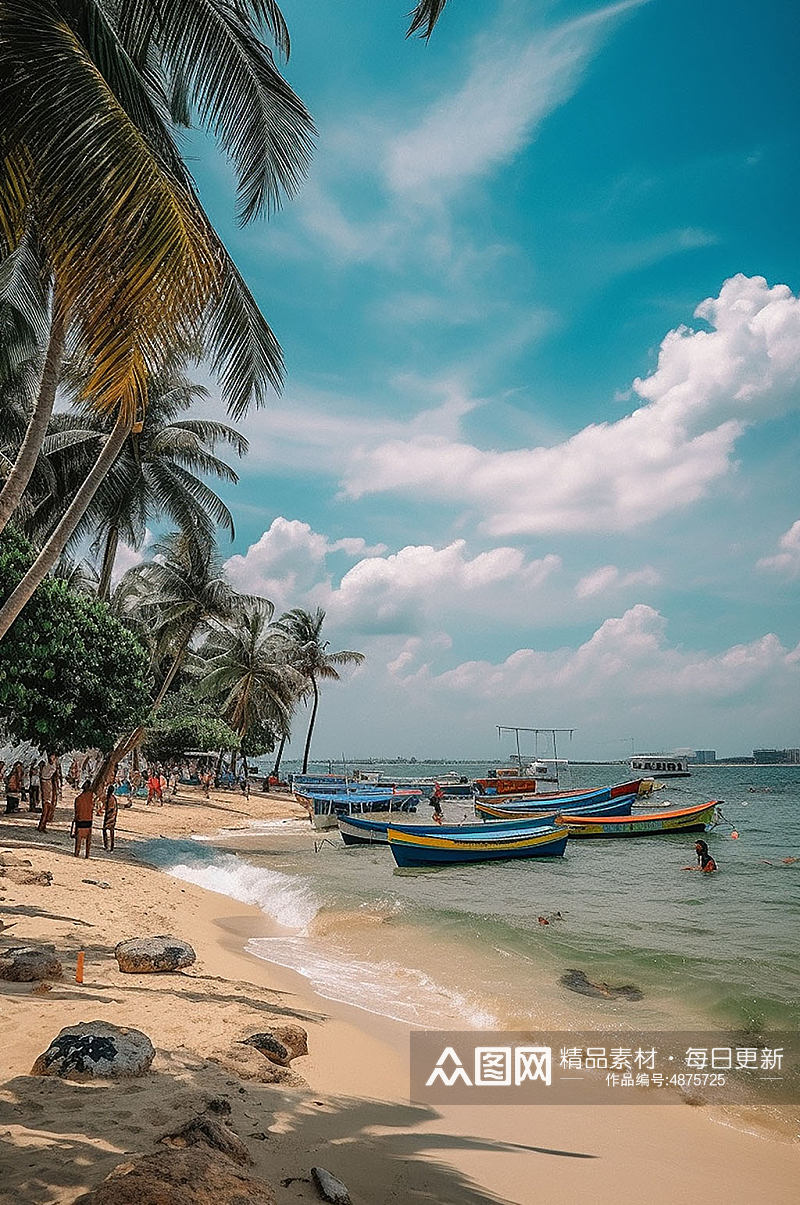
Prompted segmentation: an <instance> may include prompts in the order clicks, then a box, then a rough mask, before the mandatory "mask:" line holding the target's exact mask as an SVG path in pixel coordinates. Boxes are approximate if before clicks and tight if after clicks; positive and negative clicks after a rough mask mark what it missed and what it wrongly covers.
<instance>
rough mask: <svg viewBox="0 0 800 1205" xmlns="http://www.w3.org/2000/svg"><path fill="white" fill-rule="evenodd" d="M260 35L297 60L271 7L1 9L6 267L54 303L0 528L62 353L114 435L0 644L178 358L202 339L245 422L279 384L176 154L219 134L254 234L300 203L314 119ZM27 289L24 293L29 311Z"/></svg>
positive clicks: (51, 4)
mask: <svg viewBox="0 0 800 1205" xmlns="http://www.w3.org/2000/svg"><path fill="white" fill-rule="evenodd" d="M265 32H266V33H267V34H268V35H269V36H270V37H271V38H272V40H273V42H274V44H275V45H276V47H277V48H278V50H279V51H281V52H283V53H284V54H287V53H288V50H289V40H288V34H287V31H286V26H285V23H284V21H283V18H282V16H281V14H280V11H279V9H278V8H277V5H276V4H275V3H274V2H273V0H173V2H171V3H169V4H164V3H162V2H161V0H126V2H125V3H124V4H121V3H114V4H106V3H101V2H100V0H2V4H0V158H2V170H0V263H3V262H4V261H6V260H8V259H9V258H10V257H12V256H15V255H16V256H17V258H18V259H19V258H21V248H22V247H23V245H25V247H26V250H27V252H28V253H29V255H28V258H29V259H30V261H31V265H32V266H31V271H32V272H34V273H35V274H37V278H40V279H44V280H45V282H46V289H45V294H46V295H47V294H49V307H48V313H47V319H48V331H49V333H48V337H47V341H46V350H45V352H44V355H43V368H42V374H41V379H40V384H39V390H38V396H37V399H36V403H35V405H34V407H33V412H32V416H31V420H30V423H29V426H28V430H27V432H26V436H25V439H24V440H23V442H22V445H21V448H20V452H19V455H18V457H17V462H16V464H15V466H14V468H13V469H12V471H11V473H10V474H9V476H8V477H7V479H6V482H5V486H4V488H3V490H2V493H0V530H2V527H3V526H4V525H5V524H6V523H7V521H8V519H9V517H10V516H11V514H13V512H14V511H15V510H16V508H17V507H18V505H19V502H20V499H21V497H22V493H23V491H24V489H25V487H26V485H27V482H28V480H29V479H30V475H31V472H32V471H33V466H34V464H35V462H36V457H37V455H38V451H39V448H40V447H41V443H42V440H43V439H44V435H45V432H46V430H47V426H48V423H49V420H50V416H51V413H52V408H53V401H54V398H55V391H56V388H57V384H58V378H59V373H60V369H61V363H62V360H63V355H64V348H65V345H66V340H67V338H69V339H70V340H71V341H72V342H74V343H75V344H76V345H77V346H78V348H79V349H80V351H81V353H82V354H83V356H85V358H86V360H87V362H88V363H89V364H90V365H91V371H90V373H89V376H88V378H87V381H86V384H85V387H84V390H83V396H84V399H85V400H86V402H87V404H88V405H89V406H90V407H91V408H92V409H93V410H94V411H96V412H97V413H98V414H101V415H103V416H108V417H109V420H110V422H111V432H110V434H109V436H108V438H107V440H106V442H105V444H104V445H103V447H102V448H101V450H100V452H99V454H98V456H97V459H96V461H95V464H94V466H93V468H92V470H91V472H90V473H89V475H88V476H87V478H86V480H85V481H84V482H83V484H82V485H81V487H80V489H79V490H78V491H77V493H76V494H75V496H74V498H73V499H72V501H71V503H70V505H69V506H68V507H67V509H66V512H65V513H64V515H63V518H62V520H61V522H60V523H59V524H58V525H57V527H56V529H55V530H54V532H53V533H52V535H51V536H50V538H49V539H48V541H47V544H46V545H45V547H44V548H43V549H42V552H41V553H40V555H39V556H38V557H37V559H36V561H35V562H34V565H33V566H31V569H30V570H29V571H28V573H27V574H26V575H25V577H24V578H23V579H22V581H21V582H20V583H19V585H18V586H17V588H16V589H15V591H14V592H13V594H12V595H11V596H10V597H9V599H7V600H6V602H5V604H4V606H3V607H2V608H0V637H2V635H3V634H4V633H5V632H6V631H7V630H8V627H9V626H10V624H11V623H12V622H13V621H14V619H15V618H16V616H17V614H19V611H20V610H21V609H22V607H23V606H24V605H25V604H26V602H27V601H28V600H29V598H30V597H31V595H32V593H33V591H34V590H35V589H36V587H37V586H38V584H39V582H40V581H41V580H42V578H43V577H44V575H45V574H46V573H47V572H48V570H49V569H50V568H51V567H52V565H53V564H54V563H55V561H56V560H57V559H58V557H59V555H60V554H61V552H62V551H63V550H64V548H65V546H66V544H67V542H68V540H69V539H70V537H71V535H72V533H73V531H74V529H75V527H76V525H77V523H78V522H79V521H80V519H81V518H82V516H83V514H84V512H85V510H86V508H87V507H88V505H89V503H90V502H91V500H92V498H93V496H94V494H95V492H96V491H97V489H98V488H99V486H100V484H101V483H102V481H103V480H104V478H105V476H106V474H107V472H108V469H109V468H110V466H111V465H112V464H113V462H114V460H115V459H116V457H117V454H118V453H119V451H120V449H121V448H122V446H123V445H124V443H125V440H126V439H127V438H128V435H129V434H130V433H131V432H132V431H133V432H135V431H136V430H137V427H138V425H139V424H140V423H141V422H142V418H143V415H144V411H145V410H146V407H147V402H148V396H149V390H148V384H149V381H150V379H151V377H152V375H153V373H154V372H155V371H157V369H158V368H159V367H160V366H161V365H162V364H163V363H164V361H165V359H166V358H167V357H168V355H169V354H171V352H172V351H173V350H174V349H175V348H176V347H177V348H180V349H186V348H188V347H189V346H191V345H192V344H195V343H196V342H197V341H198V339H203V340H204V341H205V346H206V349H207V352H208V354H209V358H210V360H211V364H212V368H213V370H214V371H215V373H216V375H217V376H218V378H219V380H220V384H221V387H222V392H223V395H224V397H225V400H226V401H227V403H228V407H229V410H230V411H231V413H233V414H234V415H240V414H242V413H244V411H245V410H246V408H247V407H248V405H249V404H250V403H251V402H255V403H256V404H261V403H263V402H264V401H265V400H266V396H267V393H268V390H269V389H270V388H274V389H278V388H280V384H281V380H282V375H283V364H282V357H281V352H280V348H279V346H278V344H277V341H276V340H275V337H274V335H273V334H272V331H271V330H270V328H269V326H268V325H267V323H266V322H265V320H264V319H263V317H262V316H261V314H260V312H259V310H258V307H257V305H256V303H255V301H254V300H253V298H252V296H251V295H250V293H249V292H248V290H247V288H246V286H245V285H244V282H243V281H242V278H241V276H240V275H239V273H238V271H237V270H236V268H235V266H234V264H233V262H232V261H231V259H230V257H229V256H228V254H227V252H226V251H225V248H224V247H223V245H222V243H221V242H220V240H219V238H218V237H217V235H216V234H215V232H214V230H213V228H212V226H211V224H210V222H209V221H208V218H207V217H206V215H205V213H204V211H203V209H202V206H201V205H200V202H199V200H198V198H197V195H196V193H195V189H194V185H193V182H192V180H191V177H190V175H189V173H188V171H187V169H186V166H185V164H184V163H183V161H182V159H181V157H180V155H179V153H178V150H177V145H176V141H175V132H176V129H177V127H178V126H180V125H185V126H188V125H189V124H190V122H191V119H192V117H193V116H194V117H195V118H196V120H197V123H198V124H200V125H201V126H204V127H205V128H206V129H209V130H210V131H211V132H212V133H213V134H214V135H215V136H216V138H217V139H218V141H219V142H220V144H221V146H222V149H223V150H224V151H225V153H226V154H227V156H228V157H229V158H230V159H231V160H232V162H233V164H234V167H235V169H236V170H237V173H238V178H239V190H238V195H239V210H240V216H241V219H242V221H249V220H250V219H251V218H253V217H255V216H256V215H257V214H259V213H261V212H263V211H266V210H269V209H270V208H272V207H274V206H276V205H277V204H278V202H279V200H280V198H281V195H282V194H291V193H293V192H294V191H295V190H296V187H297V185H298V183H299V180H300V179H301V177H302V175H303V174H304V171H305V169H306V166H307V163H308V159H309V155H310V149H311V141H312V137H313V124H312V122H311V119H310V117H309V115H308V113H307V112H306V110H305V108H304V107H303V105H302V103H301V102H300V101H299V100H298V98H297V97H296V96H295V94H294V93H293V92H292V90H291V88H289V86H288V84H287V83H286V81H285V80H284V79H283V78H282V76H281V75H280V73H279V71H278V70H277V68H276V66H275V62H274V60H273V57H272V54H271V53H270V51H269V50H268V49H267V47H266V46H265V45H264V44H263V42H262V40H261V37H262V36H263V34H264V33H265ZM43 80H46V81H47V87H43V86H42V81H43ZM26 240H27V241H26ZM22 291H23V290H22V284H21V283H20V282H18V287H17V298H18V301H19V305H20V306H22V305H23V302H22V301H21V300H19V298H20V296H21V294H22Z"/></svg>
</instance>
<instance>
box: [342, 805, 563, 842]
mask: <svg viewBox="0 0 800 1205" xmlns="http://www.w3.org/2000/svg"><path fill="white" fill-rule="evenodd" d="M553 814H554V813H552V812H550V813H547V814H543V815H541V816H520V817H518V818H517V819H515V820H505V821H502V822H498V823H497V824H496V825H494V826H493V825H492V824H487V823H486V822H485V821H483V820H482V821H480V822H479V823H476V824H400V823H398V822H397V820H394V819H389V820H387V819H385V818H381V819H372V818H369V819H368V818H367V817H366V816H353V815H352V814H351V815H344V814H341V815H340V816H339V832H340V833H341V834H342V840H343V841H344V843H345V845H386V844H388V840H389V838H388V836H387V832H388V830H389V829H390V828H393V829H397V830H398V832H412V833H427V834H434V835H435V834H436V833H439V834H441V835H444V836H451V835H454V836H463V835H467V834H470V833H476V834H481V833H486V832H490V831H491V830H492V828H493V827H496V828H498V829H500V828H502V829H503V830H504V831H505V830H508V829H515V830H518V831H520V832H525V831H527V830H530V829H533V828H540V827H544V826H545V825H548V824H552V820H553Z"/></svg>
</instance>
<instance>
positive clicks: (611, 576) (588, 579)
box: [575, 565, 661, 598]
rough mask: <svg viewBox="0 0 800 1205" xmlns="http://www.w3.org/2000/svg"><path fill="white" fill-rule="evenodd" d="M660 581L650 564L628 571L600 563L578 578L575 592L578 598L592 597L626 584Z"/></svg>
mask: <svg viewBox="0 0 800 1205" xmlns="http://www.w3.org/2000/svg"><path fill="white" fill-rule="evenodd" d="M660 581H661V575H660V573H658V571H657V570H656V569H653V568H652V566H650V565H646V566H645V567H644V568H643V569H635V570H633V571H632V572H630V573H622V572H620V570H619V569H618V568H617V566H616V565H602V566H600V568H598V569H593V570H592V572H591V573H587V574H586V575H585V576H584V577H582V578H581V579H580V581H579V582H578V584H577V586H576V587H575V594H576V596H577V597H578V598H593V597H594V596H595V595H597V594H605V593H606V592H607V591H609V590H622V589H625V588H626V587H628V586H657V585H658V584H659V582H660Z"/></svg>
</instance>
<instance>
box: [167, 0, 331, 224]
mask: <svg viewBox="0 0 800 1205" xmlns="http://www.w3.org/2000/svg"><path fill="white" fill-rule="evenodd" d="M252 7H253V5H252V4H251V5H245V4H243V3H242V2H241V0H239V2H238V3H230V2H229V0H172V3H171V4H169V5H164V6H162V8H161V10H160V27H159V30H158V34H157V38H158V42H159V46H160V49H161V52H162V55H163V61H164V64H165V67H166V69H167V72H168V73H169V71H170V70H171V69H172V67H174V66H178V65H179V66H180V70H181V71H182V72H183V73H184V76H185V80H186V88H187V92H188V95H189V97H190V99H191V102H192V104H193V105H194V106H195V108H196V110H197V113H198V117H199V120H200V123H201V124H202V125H203V126H205V127H206V128H207V129H208V130H210V131H211V133H212V134H213V135H214V137H215V138H216V139H217V140H218V141H219V143H220V144H221V146H222V148H223V150H224V151H225V153H226V154H227V155H228V157H229V158H230V159H231V160H232V162H233V163H234V165H235V167H236V171H237V174H238V207H239V214H240V218H241V221H242V222H248V221H250V220H251V219H252V218H254V217H256V216H257V214H259V213H260V212H262V211H267V212H269V211H270V210H273V209H275V208H277V207H278V206H279V204H280V201H281V196H282V194H285V195H287V196H292V195H293V194H294V193H295V192H296V191H297V188H298V186H299V183H300V181H301V180H302V178H303V177H304V175H305V173H306V171H307V169H308V164H309V161H310V158H311V151H312V148H313V138H314V133H315V131H314V123H313V121H312V120H311V117H310V115H309V113H308V111H307V109H306V107H305V105H304V104H303V103H302V101H301V100H300V99H299V97H297V96H296V95H295V93H294V92H293V91H292V89H291V87H290V86H289V84H288V83H287V82H286V80H285V79H284V78H283V76H282V75H281V74H280V72H279V71H278V69H277V68H276V66H275V62H274V59H273V57H272V55H271V53H270V52H269V50H268V49H267V48H266V47H265V46H264V45H263V44H262V43H261V42H260V41H259V39H258V37H257V36H256V33H255V30H254V28H253V25H252V24H251V22H250V21H248V13H247V11H246V10H247V9H252ZM258 11H259V15H260V16H261V17H263V18H266V19H267V21H268V24H274V22H273V21H272V17H274V14H275V13H277V11H278V10H277V9H275V6H274V5H271V4H265V3H260V4H259V5H258ZM281 23H282V18H281Z"/></svg>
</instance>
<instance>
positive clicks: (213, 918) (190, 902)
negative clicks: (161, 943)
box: [0, 790, 800, 1205]
mask: <svg viewBox="0 0 800 1205" xmlns="http://www.w3.org/2000/svg"><path fill="white" fill-rule="evenodd" d="M301 815H302V812H301V811H300V809H299V808H298V807H297V805H296V804H294V803H293V802H292V801H291V800H290V799H288V798H286V797H281V796H277V795H254V796H253V797H252V798H251V800H250V801H248V802H245V801H244V800H243V799H242V798H241V797H239V796H234V795H232V794H224V793H214V794H213V795H212V797H211V798H210V799H208V800H206V799H203V798H202V797H201V796H200V795H199V794H198V793H192V792H191V791H189V790H183V791H181V793H180V794H179V795H178V797H177V798H176V800H174V801H172V802H169V803H168V804H166V805H165V806H164V807H163V808H150V809H147V808H145V807H143V806H142V805H141V804H140V803H137V805H136V806H135V807H133V808H131V809H126V810H122V811H121V812H120V818H119V824H118V829H117V849H116V851H115V852H114V854H112V855H109V854H104V852H103V850H102V841H101V840H99V837H100V835H99V832H98V833H96V835H95V839H96V841H97V842H98V843H99V845H100V848H99V849H98V848H97V845H96V846H95V848H94V850H93V857H92V858H91V859H90V860H89V861H88V862H87V861H85V860H84V859H75V858H73V857H72V855H71V843H70V841H69V835H68V827H69V824H68V811H67V809H66V808H62V809H60V810H59V813H58V816H57V821H56V824H55V825H54V826H53V827H52V829H51V831H50V832H48V833H47V834H46V835H42V834H39V833H37V832H36V828H35V822H34V818H32V817H30V818H29V817H28V816H26V815H21V816H20V817H15V816H5V817H3V818H2V820H1V821H0V824H1V825H2V827H0V853H2V854H3V855H4V856H5V857H6V860H17V859H25V860H29V861H30V864H31V866H30V869H31V870H32V871H36V872H39V871H49V872H50V873H51V875H52V882H51V884H50V885H47V886H45V885H42V884H23V883H18V882H15V881H12V877H10V876H8V875H4V876H2V877H0V917H2V920H3V921H4V923H5V924H6V925H13V928H10V929H8V930H7V931H5V932H4V933H3V936H2V938H0V943H2V945H3V946H9V945H12V944H19V943H20V942H28V941H31V942H45V943H51V944H53V945H55V947H56V949H57V952H58V955H59V957H60V958H61V961H62V963H63V968H64V972H63V978H62V979H61V980H56V981H52V982H51V983H49V984H48V988H49V990H43V989H42V988H41V987H37V985H35V984H33V985H32V984H30V983H2V991H0V1001H1V1003H0V1010H1V1013H2V1021H1V1022H0V1023H1V1024H2V1030H3V1035H4V1037H3V1042H2V1053H1V1054H0V1061H2V1080H3V1083H2V1088H0V1144H1V1145H0V1152H1V1154H0V1160H1V1161H2V1175H1V1176H0V1197H1V1199H2V1200H3V1201H4V1202H6V1201H7V1202H9V1203H11V1202H15V1203H16V1202H71V1201H74V1200H76V1199H77V1198H78V1197H80V1196H81V1194H82V1193H85V1192H86V1191H87V1190H90V1189H92V1188H95V1187H96V1186H97V1185H98V1184H100V1183H101V1182H102V1181H103V1180H104V1179H105V1177H106V1176H107V1175H108V1174H109V1173H110V1172H111V1171H112V1170H113V1169H114V1168H115V1167H116V1166H117V1165H118V1164H120V1163H123V1162H125V1161H127V1160H129V1159H131V1158H133V1157H135V1156H137V1155H139V1154H146V1153H149V1152H153V1151H156V1150H163V1149H165V1148H164V1147H163V1146H160V1145H159V1144H160V1140H161V1139H162V1138H163V1137H164V1136H165V1135H169V1134H172V1133H174V1132H175V1131H176V1130H177V1129H179V1128H180V1126H181V1124H182V1123H184V1122H186V1121H188V1120H189V1119H190V1118H191V1117H193V1116H195V1115H196V1114H198V1113H199V1112H202V1110H203V1109H204V1107H205V1106H206V1104H207V1102H208V1100H209V1099H214V1098H220V1097H226V1098H227V1100H228V1101H229V1103H230V1107H231V1113H230V1117H229V1119H228V1121H229V1125H230V1127H231V1128H232V1129H233V1130H234V1131H235V1133H236V1134H237V1135H238V1136H239V1137H240V1138H241V1139H242V1140H243V1141H244V1143H245V1144H246V1146H247V1149H248V1151H249V1154H250V1156H251V1158H252V1160H253V1164H252V1169H251V1171H252V1174H253V1175H256V1176H259V1177H262V1178H263V1179H264V1180H266V1181H267V1182H268V1183H269V1184H271V1185H272V1187H273V1189H274V1190H275V1193H276V1199H277V1201H278V1202H279V1203H280V1205H289V1203H290V1202H304V1201H309V1202H310V1201H315V1200H318V1199H319V1197H318V1195H317V1192H316V1189H315V1187H314V1185H313V1184H312V1183H311V1182H310V1178H309V1173H310V1168H311V1167H312V1166H313V1165H321V1166H323V1167H325V1168H327V1169H328V1170H329V1171H331V1172H333V1173H334V1174H335V1175H336V1176H338V1177H339V1178H340V1179H341V1180H342V1181H344V1183H345V1184H346V1185H347V1186H348V1188H349V1191H350V1195H351V1197H352V1201H353V1203H354V1205H366V1203H370V1205H373V1203H377V1202H397V1203H398V1205H399V1203H401V1202H429V1203H430V1202H442V1203H447V1205H449V1203H453V1205H455V1203H456V1202H459V1203H466V1205H479V1203H481V1202H491V1201H501V1202H514V1203H517V1205H533V1202H544V1203H548V1205H561V1203H564V1205H566V1203H568V1202H569V1203H573V1202H576V1201H592V1202H600V1203H606V1202H608V1203H609V1205H610V1203H611V1202H615V1203H617V1205H618V1203H620V1202H622V1203H627V1202H631V1203H633V1202H640V1201H642V1200H647V1201H650V1202H661V1201H663V1202H667V1201H670V1202H675V1201H684V1202H694V1201H697V1202H700V1201H703V1202H719V1203H720V1205H721V1203H722V1202H726V1203H731V1202H734V1203H738V1202H741V1203H742V1205H745V1203H749V1202H751V1201H754V1200H757V1199H758V1200H768V1201H770V1202H774V1203H776V1205H780V1203H782V1202H787V1203H788V1202H790V1201H794V1200H795V1199H796V1185H797V1177H798V1172H800V1148H798V1146H797V1145H796V1144H795V1143H792V1142H791V1141H787V1140H782V1139H780V1138H778V1137H775V1138H772V1137H770V1136H769V1135H768V1134H766V1133H765V1132H763V1131H761V1130H760V1129H759V1130H758V1131H757V1132H750V1133H748V1132H746V1130H745V1129H744V1128H742V1127H741V1126H737V1127H734V1126H732V1125H729V1124H728V1125H726V1124H721V1123H720V1119H719V1117H715V1116H712V1115H710V1114H709V1113H707V1112H706V1110H704V1109H703V1108H691V1107H689V1106H687V1105H680V1106H664V1107H661V1106H648V1107H638V1108H636V1107H627V1106H617V1107H607V1108H604V1109H593V1108H588V1107H584V1108H579V1107H571V1108H566V1107H549V1108H547V1107H537V1108H528V1109H524V1108H511V1107H499V1106H494V1107H487V1108H482V1109H476V1108H473V1107H465V1106H462V1107H456V1106H451V1107H448V1108H442V1109H433V1108H425V1107H418V1106H411V1105H410V1104H409V1103H408V1096H407V1094H408V1028H407V1027H406V1026H405V1025H403V1024H400V1023H399V1022H394V1021H389V1020H386V1019H384V1018H381V1017H378V1016H375V1015H373V1014H371V1013H368V1012H365V1011H363V1010H361V1009H357V1008H353V1007H351V1006H348V1005H344V1004H336V1003H332V1002H331V1001H329V1000H325V999H322V998H321V997H320V996H318V995H317V994H316V993H315V992H314V991H313V990H312V989H311V987H310V986H309V984H308V982H307V981H306V980H305V979H303V978H302V977H301V976H300V975H298V974H296V973H294V972H292V971H288V970H285V969H283V968H280V967H277V966H274V965H272V964H270V963H268V962H265V961H264V960H263V959H261V958H256V957H254V956H252V955H250V954H248V953H247V952H245V950H244V946H245V943H246V941H247V939H248V938H249V937H253V936H258V935H259V934H261V933H264V932H266V923H265V919H266V918H265V917H264V916H263V914H262V913H261V912H260V911H259V909H258V908H256V907H251V906H248V905H245V904H241V903H237V902H235V901H233V900H231V899H229V898H227V897H225V896H222V895H218V894H216V893H214V892H211V891H206V890H203V889H201V888H199V887H197V886H194V885H193V884H189V883H185V882H181V881H180V880H178V879H175V878H172V877H170V876H169V875H167V874H165V873H163V872H162V871H159V870H156V869H154V868H153V867H151V866H148V865H147V864H145V863H143V862H142V861H141V860H140V859H139V858H137V848H138V847H139V846H140V845H141V844H142V843H143V842H144V841H146V840H151V839H153V838H157V837H160V836H164V837H178V836H188V835H201V834H206V835H209V836H210V835H213V834H214V833H215V832H217V831H218V830H219V829H221V828H226V829H230V828H236V827H239V826H241V827H243V828H244V827H246V826H247V825H248V823H249V822H250V821H252V820H265V819H277V818H280V817H286V816H301ZM15 877H20V876H15ZM23 877H24V876H23ZM154 934H172V935H175V936H176V937H180V938H183V939H185V940H186V941H188V942H189V943H190V944H191V945H192V946H193V948H194V949H195V951H196V953H197V961H196V962H195V963H194V964H193V965H192V966H191V967H189V968H187V969H186V970H184V971H182V972H179V973H170V974H155V975H153V974H150V975H146V974H138V975H135V974H127V975H126V974H122V973H121V972H120V971H119V969H118V967H117V963H116V960H115V958H114V953H113V952H114V947H115V946H116V944H117V942H119V941H121V940H123V939H127V938H131V937H136V936H146V935H154ZM376 940H379V937H377V936H376ZM80 951H83V952H84V956H85V969H84V977H83V983H82V984H79V983H76V982H75V968H76V962H77V957H78V954H79V952H80ZM101 1019H102V1020H105V1021H110V1022H112V1023H114V1024H116V1025H122V1026H132V1027H135V1028H137V1029H140V1030H142V1031H143V1032H144V1033H146V1034H147V1035H148V1036H149V1037H150V1039H151V1040H152V1042H153V1044H154V1046H155V1048H156V1058H155V1060H154V1062H153V1065H152V1068H151V1070H150V1072H149V1073H148V1074H147V1075H145V1076H142V1077H139V1078H136V1079H131V1080H127V1081H104V1082H95V1083H92V1084H84V1083H74V1082H70V1081H65V1080H60V1079H55V1078H40V1077H34V1076H31V1075H30V1070H31V1067H32V1065H33V1063H34V1061H35V1059H36V1058H37V1056H38V1055H40V1054H41V1053H42V1052H43V1051H44V1050H45V1049H46V1048H47V1046H48V1044H49V1042H50V1041H51V1039H52V1038H53V1037H55V1036H56V1034H57V1033H58V1032H59V1030H60V1029H61V1028H62V1027H64V1026H66V1025H70V1024H74V1023H77V1022H80V1021H93V1020H101ZM288 1024H298V1025H301V1026H303V1027H304V1028H305V1029H306V1030H307V1033H308V1048H309V1054H308V1055H307V1056H301V1057H299V1058H297V1059H295V1060H294V1061H293V1062H292V1065H291V1067H290V1068H280V1067H276V1066H275V1065H274V1064H272V1063H270V1062H268V1061H267V1060H266V1059H265V1058H264V1057H263V1055H261V1054H260V1053H259V1052H258V1051H256V1050H253V1049H252V1048H251V1047H248V1046H242V1045H241V1042H242V1040H243V1039H244V1038H246V1037H248V1036H249V1035H251V1034H253V1033H257V1032H262V1031H264V1030H269V1029H271V1028H272V1027H274V1026H281V1025H288Z"/></svg>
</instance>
